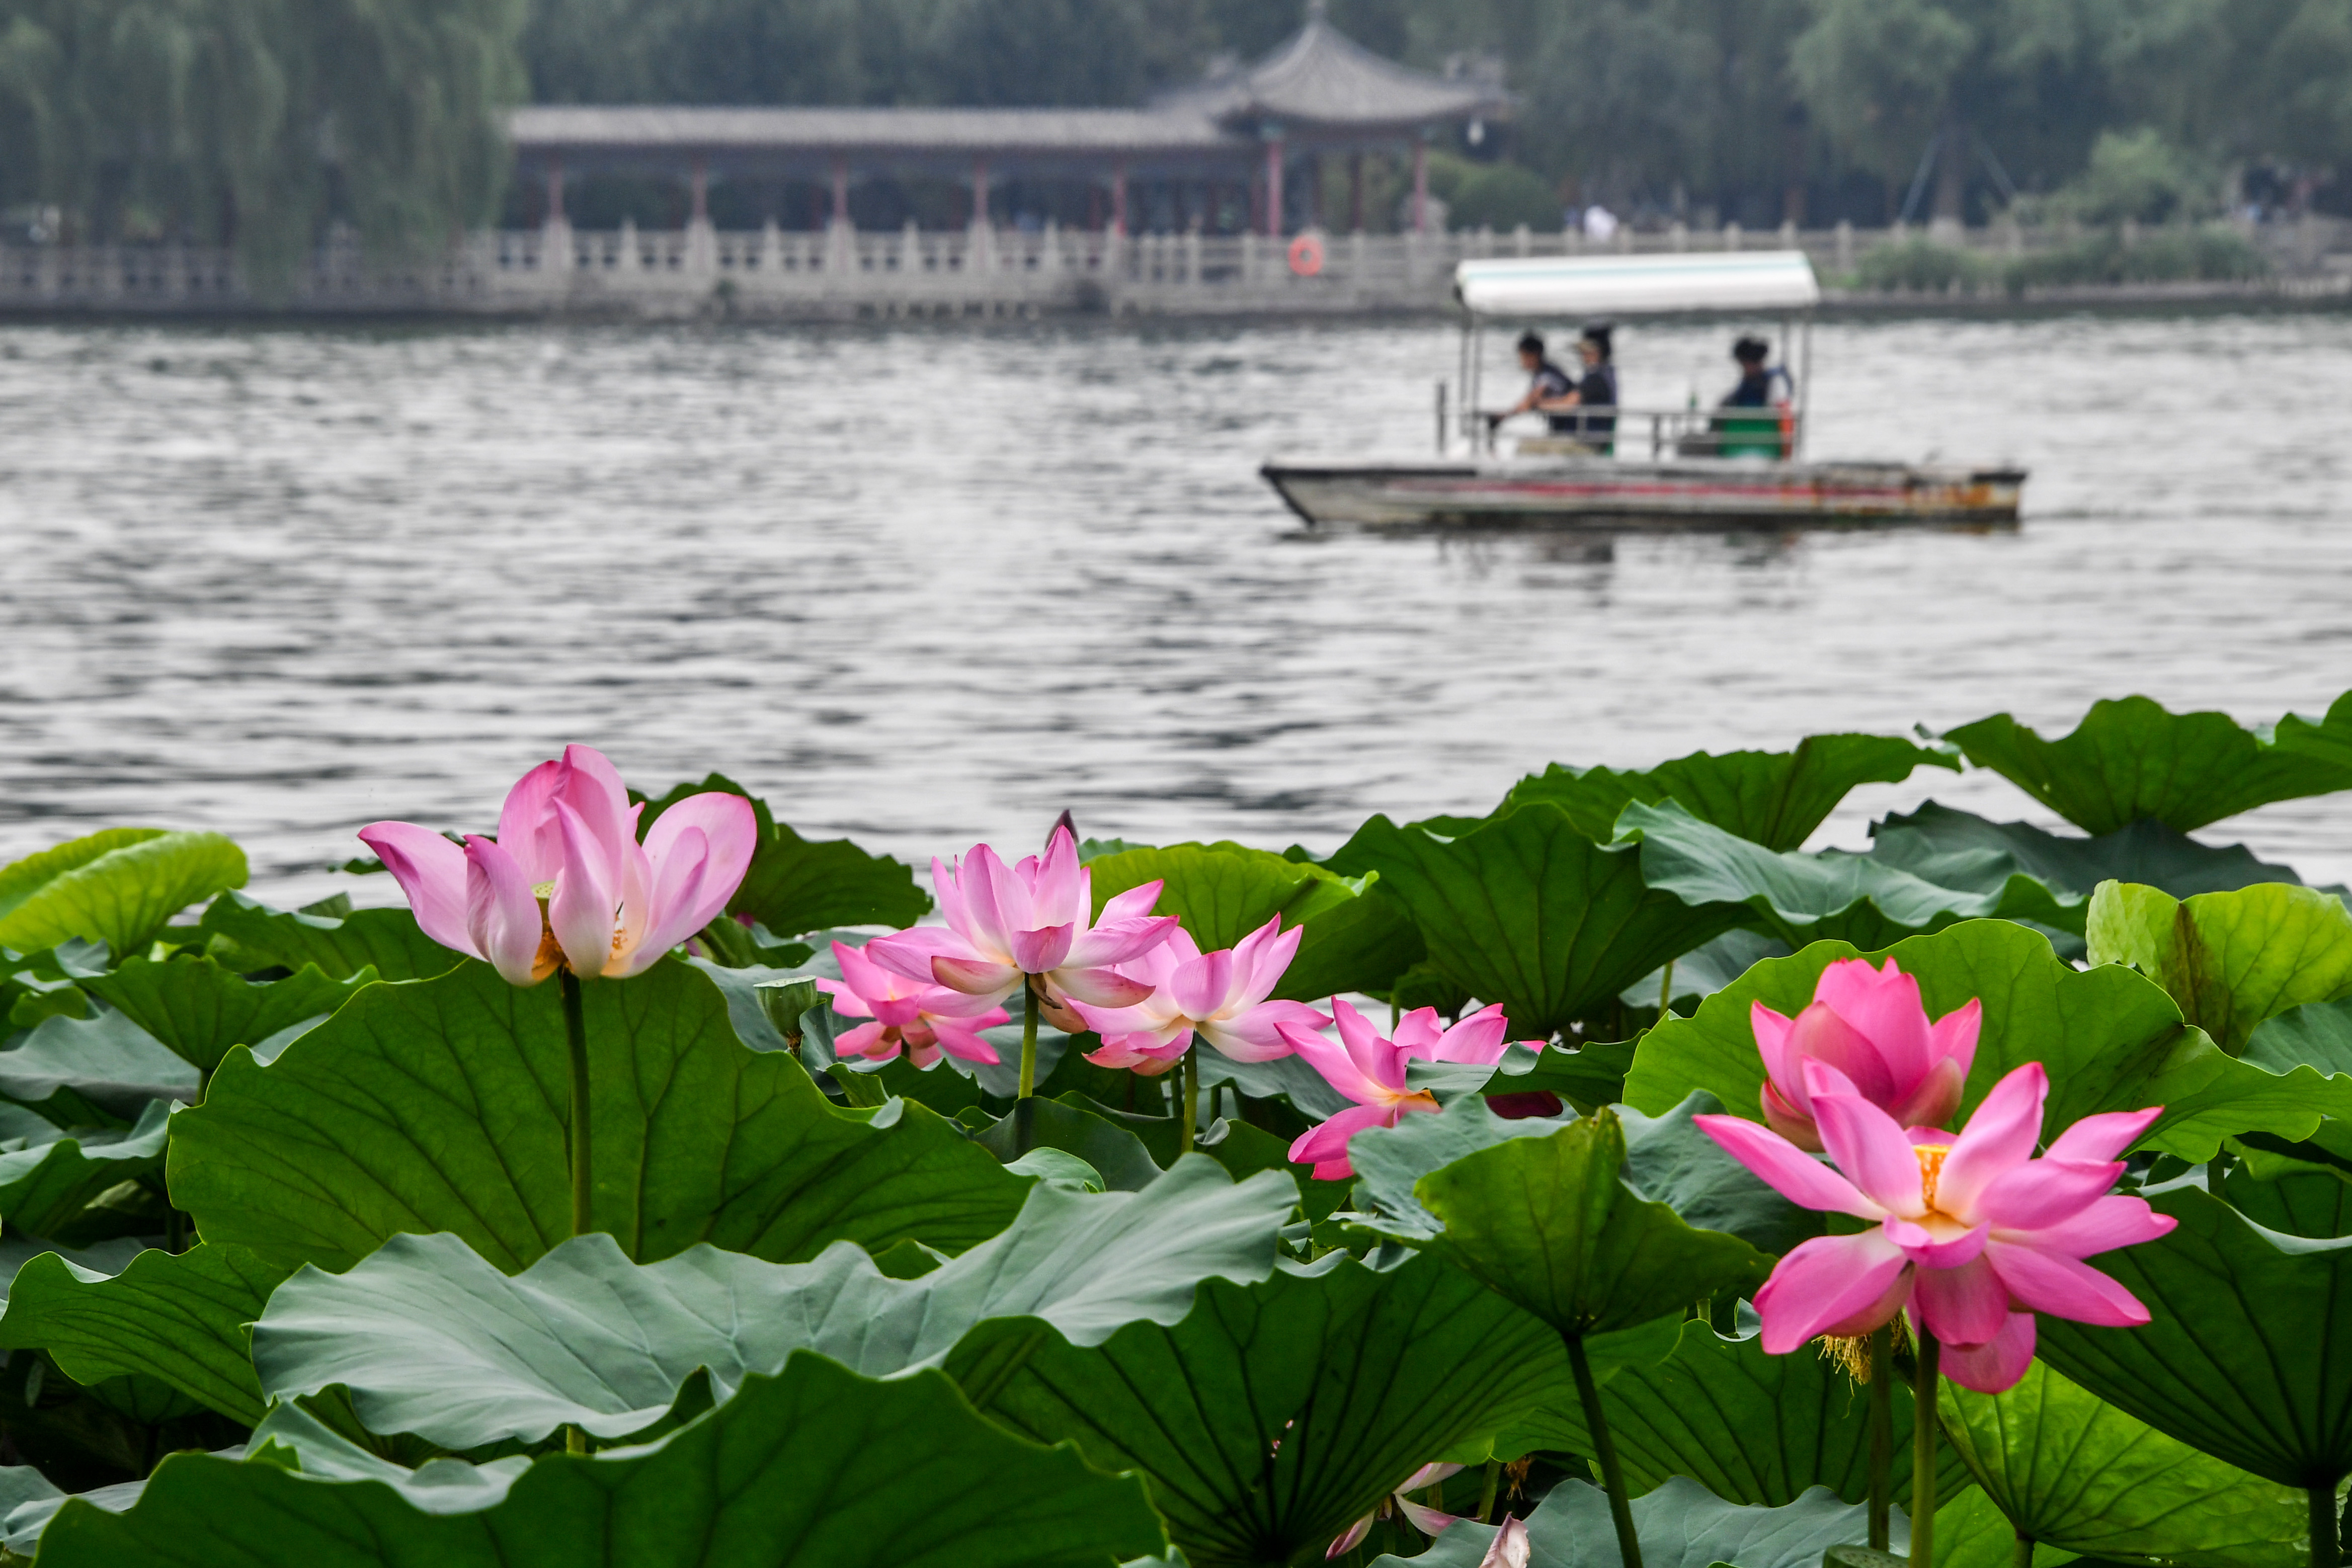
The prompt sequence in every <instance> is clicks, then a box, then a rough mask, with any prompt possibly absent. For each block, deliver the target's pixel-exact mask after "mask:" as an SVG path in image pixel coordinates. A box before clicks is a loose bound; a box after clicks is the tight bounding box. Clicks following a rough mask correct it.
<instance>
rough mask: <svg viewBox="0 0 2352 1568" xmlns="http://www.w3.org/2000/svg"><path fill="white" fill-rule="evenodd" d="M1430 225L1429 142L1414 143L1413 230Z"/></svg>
mask: <svg viewBox="0 0 2352 1568" xmlns="http://www.w3.org/2000/svg"><path fill="white" fill-rule="evenodd" d="M1428 227H1429V143H1428V142H1426V141H1416V142H1414V143H1413V144H1412V232H1413V233H1415V234H1421V233H1423V232H1424V231H1426V230H1427V229H1428Z"/></svg>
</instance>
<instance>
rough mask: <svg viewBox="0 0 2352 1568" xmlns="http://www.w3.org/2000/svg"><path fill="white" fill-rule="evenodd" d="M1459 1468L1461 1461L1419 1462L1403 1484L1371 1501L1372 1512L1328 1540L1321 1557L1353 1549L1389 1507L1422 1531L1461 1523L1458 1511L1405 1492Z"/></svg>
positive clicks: (1431, 1531)
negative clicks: (1443, 1509)
mask: <svg viewBox="0 0 2352 1568" xmlns="http://www.w3.org/2000/svg"><path fill="white" fill-rule="evenodd" d="M1460 1469H1462V1467H1461V1466H1460V1465H1423V1466H1422V1467H1421V1469H1417V1470H1415V1471H1413V1472H1412V1474H1411V1475H1409V1476H1407V1477H1405V1479H1404V1484H1403V1485H1402V1486H1400V1487H1399V1488H1397V1489H1396V1490H1394V1491H1392V1492H1391V1493H1390V1494H1389V1495H1388V1496H1386V1497H1384V1498H1382V1499H1381V1500H1380V1501H1379V1502H1378V1503H1376V1504H1374V1505H1373V1507H1372V1511H1371V1512H1370V1513H1368V1514H1366V1515H1364V1517H1363V1518H1361V1519H1360V1520H1358V1521H1356V1522H1355V1523H1353V1524H1351V1525H1349V1526H1348V1531H1347V1533H1346V1534H1344V1535H1342V1536H1340V1537H1339V1540H1337V1541H1334V1542H1331V1546H1330V1550H1328V1551H1327V1552H1324V1553H1323V1557H1324V1560H1325V1561H1326V1562H1328V1561H1329V1560H1330V1559H1332V1558H1334V1557H1337V1556H1339V1554H1340V1553H1341V1552H1353V1551H1354V1550H1355V1549H1356V1547H1357V1545H1358V1544H1359V1543H1360V1542H1362V1541H1363V1539H1364V1537H1365V1536H1367V1535H1370V1533H1371V1532H1372V1521H1374V1520H1376V1519H1378V1518H1380V1516H1381V1514H1382V1513H1384V1512H1386V1511H1388V1510H1389V1509H1390V1508H1391V1507H1393V1508H1394V1509H1395V1510H1396V1511H1398V1512H1399V1513H1401V1514H1402V1515H1404V1516H1405V1518H1406V1519H1408V1520H1410V1521H1412V1527H1413V1528H1414V1529H1415V1530H1418V1531H1421V1532H1422V1533H1423V1535H1435V1534H1437V1533H1438V1532H1439V1531H1443V1530H1444V1528H1445V1527H1446V1526H1447V1525H1449V1524H1458V1523H1460V1522H1461V1516H1460V1515H1459V1514H1452V1513H1440V1512H1439V1511H1437V1510H1435V1509H1433V1508H1430V1507H1427V1506H1425V1505H1423V1504H1422V1503H1417V1502H1415V1501H1413V1500H1412V1499H1411V1498H1408V1497H1406V1496H1405V1495H1404V1494H1405V1493H1407V1492H1409V1491H1419V1490H1421V1489H1422V1488H1423V1487H1429V1486H1435V1485H1436V1484H1437V1483H1438V1482H1439V1481H1442V1480H1444V1479H1445V1478H1446V1477H1448V1476H1450V1475H1453V1474H1454V1473H1456V1472H1457V1471H1459V1470H1460Z"/></svg>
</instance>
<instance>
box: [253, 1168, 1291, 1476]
mask: <svg viewBox="0 0 2352 1568" xmlns="http://www.w3.org/2000/svg"><path fill="white" fill-rule="evenodd" d="M1296 1204H1297V1189H1296V1188H1295V1187H1294V1186H1293V1185H1292V1184H1291V1182H1290V1180H1289V1178H1288V1177H1287V1176H1282V1175H1279V1174H1277V1173H1275V1172H1271V1171H1269V1172H1265V1173H1264V1174H1262V1175H1260V1176H1255V1177H1254V1178H1252V1179H1251V1180H1249V1181H1248V1182H1245V1183H1244V1184H1242V1185H1241V1186H1234V1184H1233V1183H1232V1182H1231V1181H1229V1180H1228V1179H1227V1178H1226V1176H1225V1174H1224V1172H1223V1170H1221V1169H1220V1168H1218V1166H1216V1165H1215V1164H1214V1163H1213V1161H1211V1160H1209V1159H1207V1158H1205V1157H1203V1156H1201V1155H1193V1156H1192V1157H1189V1158H1187V1159H1184V1160H1181V1161H1179V1162H1178V1164H1177V1166H1176V1168H1175V1169H1174V1170H1171V1171H1170V1172H1169V1173H1168V1174H1167V1175H1166V1176H1163V1177H1161V1178H1160V1180H1159V1181H1158V1182H1156V1183H1154V1184H1153V1185H1152V1186H1150V1188H1149V1189H1147V1190H1146V1191H1143V1192H1140V1193H1107V1194H1086V1193H1076V1192H1068V1191H1064V1190H1061V1189H1059V1188H1056V1187H1053V1186H1045V1185H1040V1186H1037V1187H1035V1188H1034V1189H1033V1190H1032V1191H1031V1193H1030V1195H1029V1201H1028V1202H1027V1204H1025V1205H1024V1207H1023V1208H1022V1211H1021V1214H1020V1217H1019V1218H1016V1219H1014V1221H1013V1224H1012V1226H1011V1227H1010V1228H1007V1229H1006V1230H1005V1231H1003V1233H1002V1234H1001V1235H998V1236H995V1237H992V1238H991V1239H989V1240H987V1241H984V1242H982V1243H981V1244H980V1245H979V1246H978V1247H975V1248H973V1249H971V1251H969V1252H966V1253H964V1254H963V1255H962V1256H961V1257H960V1258H957V1259H954V1260H950V1262H947V1263H945V1264H943V1265H941V1266H940V1267H939V1268H937V1269H935V1270H931V1271H930V1272H929V1273H927V1274H925V1275H923V1276H922V1277H921V1278H919V1279H914V1280H894V1279H889V1278H887V1277H885V1276H884V1275H883V1273H882V1272H881V1271H880V1270H877V1268H876V1267H875V1265H874V1261H873V1260H872V1259H871V1258H869V1257H868V1256H867V1255H866V1253H865V1252H864V1251H863V1250H862V1249H859V1248H857V1247H855V1246H852V1245H850V1244H849V1243H847V1242H837V1243H835V1245H834V1246H833V1247H831V1248H829V1249H826V1250H825V1252H824V1255H823V1256H821V1257H819V1258H818V1259H817V1260H816V1261H814V1262H813V1263H790V1264H779V1263H763V1262H761V1261H760V1260H758V1259H756V1258H746V1257H744V1256H743V1255H742V1254H740V1253H735V1252H721V1251H719V1250H717V1249H713V1248H709V1247H698V1248H695V1249H691V1250H689V1251H687V1252H683V1253H680V1254H679V1255H678V1256H677V1257H675V1258H668V1259H665V1260H662V1261H661V1262H658V1263H646V1264H641V1263H632V1262H631V1261H629V1260H628V1259H626V1258H625V1257H623V1256H622V1254H621V1250H620V1249H619V1248H618V1247H616V1246H614V1243H613V1239H612V1238H611V1237H609V1236H583V1237H577V1238H574V1239H572V1240H570V1241H566V1242H565V1243H563V1245H562V1246H561V1247H558V1248H557V1249H555V1250H554V1251H552V1252H551V1253H549V1254H548V1255H547V1256H546V1257H544V1258H541V1260H539V1261H537V1262H536V1263H533V1264H532V1265H531V1266H530V1268H529V1269H527V1270H523V1272H522V1273H520V1274H519V1275H515V1276H512V1277H509V1276H508V1275H505V1274H501V1273H499V1271H498V1270H495V1269H493V1268H491V1267H490V1266H489V1265H488V1263H486V1262H484V1261H483V1260H481V1259H480V1258H479V1257H478V1256H477V1255H476V1254H475V1253H474V1252H473V1251H472V1250H471V1249H468V1248H467V1246H466V1245H465V1243H463V1242H461V1241H459V1240H458V1239H457V1238H456V1237H454V1236H401V1237H394V1239H392V1240H390V1241H388V1242H386V1243H385V1244H384V1247H383V1250H382V1251H379V1252H378V1253H376V1254H375V1256H373V1258H370V1259H368V1260H366V1261H364V1262H362V1263H361V1264H359V1265H358V1266H357V1267H356V1268H353V1269H352V1270H350V1271H349V1272H347V1273H342V1274H328V1273H323V1272H321V1271H320V1270H316V1269H305V1270H302V1271H301V1272H299V1273H298V1274H296V1275H295V1276H294V1278H292V1279H291V1280H289V1281H287V1282H286V1283H285V1284H283V1285H281V1286H279V1287H278V1292H277V1294H276V1295H274V1296H272V1297H271V1298H270V1301H269V1309H268V1312H264V1313H263V1314H262V1316H261V1321H260V1322H257V1323H256V1324H255V1325H254V1330H253V1359H254V1363H255V1365H256V1366H257V1368H258V1369H259V1372H260V1375H261V1379H262V1385H263V1386H264V1387H265V1388H267V1389H268V1391H269V1393H270V1394H271V1396H273V1397H276V1398H278V1399H281V1400H291V1399H294V1398H296V1397H299V1396H303V1395H309V1394H315V1393H317V1392H319V1391H320V1389H322V1388H324V1387H326V1386H327V1385H330V1384H341V1385H343V1386H344V1387H345V1388H347V1389H348V1390H349V1391H350V1394H351V1400H352V1408H353V1410H354V1411H355V1412H356V1413H357V1414H358V1416H359V1418H360V1420H361V1421H362V1423H364V1424H365V1425H366V1426H367V1427H369V1428H370V1429H371V1430H373V1431H377V1432H383V1433H387V1434H388V1433H396V1432H413V1433H415V1434H416V1435H417V1436H419V1437H425V1438H427V1439H428V1440H430V1441H432V1442H434V1443H436V1444H438V1445H439V1446H440V1447H442V1448H457V1449H463V1448H479V1447H481V1446H483V1445H485V1444H488V1443H495V1442H499V1441H501V1440H504V1439H507V1438H522V1439H524V1440H527V1441H537V1440H539V1439H540V1438H542V1437H546V1436H547V1435H548V1434H549V1433H551V1432H552V1431H554V1430H555V1429H556V1428H557V1427H560V1426H563V1425H566V1424H571V1425H575V1426H578V1427H581V1428H583V1430H585V1431H588V1432H592V1433H593V1434H595V1435H596V1436H598V1437H622V1436H624V1435H625V1434H627V1433H630V1432H635V1431H637V1430H639V1429H641V1428H643V1427H646V1426H647V1425H649V1424H650V1423H652V1422H653V1421H655V1420H656V1419H657V1418H658V1417H660V1416H662V1415H663V1414H664V1413H665V1412H666V1411H667V1410H668V1409H669V1407H670V1406H671V1405H672V1404H673V1403H674V1402H675V1401H676V1400H677V1396H678V1390H679V1389H680V1388H681V1387H682V1386H683V1385H685V1383H686V1381H687V1380H688V1377H689V1376H690V1375H692V1374H693V1373H694V1372H695V1371H696V1370H697V1369H707V1370H708V1372H709V1375H710V1384H711V1389H712V1392H713V1394H714V1395H715V1396H717V1397H719V1398H720V1399H722V1400H723V1399H726V1398H728V1397H730V1396H732V1395H733V1393H734V1391H735V1390H736V1388H737V1387H739V1386H740V1385H741V1384H742V1382H743V1379H744V1378H745V1377H746V1376H747V1375H752V1374H760V1373H764V1374H771V1375H772V1374H773V1373H774V1372H775V1371H776V1370H777V1369H778V1368H780V1367H781V1366H782V1364H783V1363H784V1360H785V1358H786V1357H787V1356H788V1355H790V1354H792V1353H793V1352H794V1351H799V1350H813V1351H815V1352H817V1353H818V1354H823V1355H827V1356H830V1357H832V1358H833V1359H834V1360H836V1361H839V1362H841V1363H843V1364H845V1365H847V1366H850V1367H852V1368H854V1369H855V1370H856V1371H858V1372H862V1373H865V1374H867V1375H873V1376H883V1375H889V1374H893V1373H898V1372H903V1371H905V1370H907V1369H908V1368H909V1367H913V1366H917V1365H922V1364H932V1363H936V1362H937V1361H939V1360H940V1358H941V1357H943V1356H945V1355H946V1354H947V1353H948V1351H949V1349H950V1347H951V1346H952V1345H953V1344H954V1343H955V1342H956V1341H957V1340H958V1339H959V1338H961V1336H962V1335H963V1334H964V1333H965V1332H966V1331H967V1330H969V1329H970V1328H971V1326H972V1325H973V1324H975V1323H977V1322H981V1321H982V1319H984V1318H1010V1317H1017V1318H1026V1319H1034V1320H1037V1321H1040V1322H1045V1323H1048V1324H1051V1325H1052V1326H1053V1328H1054V1329H1055V1332H1057V1333H1060V1334H1062V1335H1064V1336H1065V1337H1066V1338H1067V1339H1068V1340H1069V1341H1070V1342H1071V1343H1074V1344H1080V1345H1087V1344H1098V1343H1101V1342H1102V1341H1103V1340H1104V1339H1106V1338H1108V1336H1109V1335H1110V1333H1112V1332H1113V1331H1114V1330H1116V1329H1118V1328H1119V1327H1121V1326H1122V1325H1124V1324H1126V1323H1129V1322H1136V1321H1138V1320H1147V1321H1150V1322H1160V1323H1172V1322H1176V1321H1177V1320H1179V1319H1181V1317H1183V1315H1184V1314H1185V1313H1186V1312H1189V1311H1190V1310H1191V1309H1192V1300H1193V1291H1194V1288H1195V1287H1196V1286H1197V1285H1198V1284H1199V1283H1200V1281H1202V1280H1203V1279H1212V1278H1213V1279H1223V1280H1230V1281H1235V1282H1247V1281H1255V1280H1262V1279H1264V1278H1265V1276H1266V1274H1267V1273H1268V1272H1269V1271H1270V1270H1272V1269H1273V1267H1274V1260H1275V1234H1276V1231H1277V1230H1278V1229H1279V1228H1280V1227H1281V1225H1282V1223H1283V1221H1284V1219H1285V1218H1286V1217H1287V1216H1288V1215H1289V1213H1290V1210H1291V1209H1292V1207H1295V1206H1296Z"/></svg>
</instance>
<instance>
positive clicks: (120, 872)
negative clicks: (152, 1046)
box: [0, 828, 246, 955]
mask: <svg viewBox="0 0 2352 1568" xmlns="http://www.w3.org/2000/svg"><path fill="white" fill-rule="evenodd" d="M245 877H246V865H245V852H244V851H243V850H241V849H239V848H237V847H236V843H235V842H234V841H231V840H229V839H227V838H225V837H223V836H222V835H221V834H219V833H171V832H165V831H163V830H162V829H160V828H109V829H108V830H106V831H104V832H100V833H92V834H90V835H89V837H88V838H82V839H75V840H73V841H70V842H68V843H62V844H59V845H58V846H57V847H56V848H55V849H51V850H44V851H42V852H40V853H39V854H37V855H27V856H26V858H25V859H23V860H20V861H17V862H15V863H13V864H10V865H6V866H0V947H14V948H16V950H17V951H18V952H20V953H29V952H32V951H33V950H34V949H36V948H39V947H54V946H57V945H58V943H60V942H64V941H68V940H69V939H71V938H73V937H77V936H79V937H82V938H84V939H85V940H88V941H91V942H103V943H105V944H106V945H107V946H108V947H109V948H110V949H111V950H112V951H113V952H114V953H116V954H117V955H122V954H129V953H135V952H137V951H139V950H140V949H142V948H143V947H145V946H147V944H148V942H149V941H150V940H152V938H153V937H154V936H155V934H156V933H157V932H159V931H161V930H162V929H163V924H164V922H166V921H168V920H169V919H171V918H172V916H173V915H177V914H178V913H179V912H180V911H181V910H183V909H185V908H186V907H187V906H188V905H190V904H195V903H199V902H201V901H203V900H205V899H207V898H210V897H212V896H213V894H216V893H219V892H222V891H223V890H225V889H227V888H232V887H243V886H244V885H245Z"/></svg>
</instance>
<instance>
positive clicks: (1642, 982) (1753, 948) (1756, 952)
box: [1619, 930, 1792, 1010]
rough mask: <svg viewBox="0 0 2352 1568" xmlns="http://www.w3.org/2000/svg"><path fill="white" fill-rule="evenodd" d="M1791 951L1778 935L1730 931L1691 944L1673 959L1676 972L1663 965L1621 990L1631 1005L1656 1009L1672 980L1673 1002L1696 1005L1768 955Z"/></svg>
mask: <svg viewBox="0 0 2352 1568" xmlns="http://www.w3.org/2000/svg"><path fill="white" fill-rule="evenodd" d="M1790 951H1792V949H1791V948H1790V946H1789V944H1788V943H1786V942H1783V941H1781V940H1780V938H1779V937H1778V936H1766V935H1765V934H1764V933H1763V932H1761V931H1744V930H1732V931H1727V932H1725V933H1724V934H1723V935H1722V936H1718V937H1717V938H1716V939H1715V940H1714V941H1712V942H1709V943H1706V944H1705V945H1704V946H1697V947H1694V948H1692V949H1691V950H1690V951H1689V952H1687V953H1685V954H1684V955H1683V956H1681V957H1679V958H1676V959H1675V961H1674V973H1673V974H1672V975H1668V974H1667V973H1666V972H1665V971H1664V969H1663V968H1661V969H1658V970H1655V971H1654V972H1652V973H1650V974H1647V975H1644V976H1643V977H1641V978H1640V979H1638V980H1636V981H1634V982H1633V984H1632V985H1630V986H1628V987H1626V988H1625V989H1624V990H1623V991H1622V992H1621V993H1619V994H1620V996H1621V998H1622V999H1623V1000H1624V1002H1625V1003H1626V1004H1627V1005H1628V1006H1629V1007H1636V1008H1647V1009H1652V1010H1655V1009H1656V1008H1657V1006H1658V998H1659V997H1660V996H1661V995H1663V994H1664V991H1665V989H1666V988H1667V986H1668V985H1669V984H1671V985H1672V986H1673V988H1674V993H1675V994H1674V998H1673V1000H1674V1003H1675V1007H1677V1008H1680V1007H1681V1006H1682V1004H1683V1003H1685V1002H1688V1003H1690V1004H1691V1005H1692V1006H1693V1007H1696V1006H1697V1005H1698V1004H1699V1003H1700V1002H1703V1001H1705V1000H1706V998H1709V997H1711V996H1713V995H1715V993H1716V992H1717V991H1719V990H1721V989H1723V988H1724V987H1726V986H1727V985H1729V984H1731V982H1732V981H1734V980H1736V979H1738V978H1739V977H1740V976H1742V975H1744V974H1746V973H1748V970H1750V969H1752V968H1754V967H1756V966H1757V965H1759V964H1760V963H1762V962H1763V961H1764V960H1765V959H1767V958H1785V957H1787V956H1789V954H1790Z"/></svg>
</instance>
